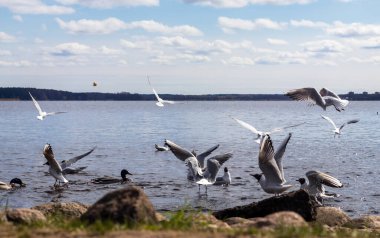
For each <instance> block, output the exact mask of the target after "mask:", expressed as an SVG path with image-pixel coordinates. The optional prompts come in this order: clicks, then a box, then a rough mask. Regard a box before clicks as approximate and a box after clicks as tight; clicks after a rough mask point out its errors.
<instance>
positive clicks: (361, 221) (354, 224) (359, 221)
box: [344, 216, 380, 230]
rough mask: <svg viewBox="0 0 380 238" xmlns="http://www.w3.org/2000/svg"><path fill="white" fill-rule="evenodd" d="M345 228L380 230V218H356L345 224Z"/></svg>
mask: <svg viewBox="0 0 380 238" xmlns="http://www.w3.org/2000/svg"><path fill="white" fill-rule="evenodd" d="M344 226H346V227H351V228H358V229H365V228H369V229H376V230H380V216H363V217H359V218H355V219H352V220H351V221H349V222H347V223H346V224H344Z"/></svg>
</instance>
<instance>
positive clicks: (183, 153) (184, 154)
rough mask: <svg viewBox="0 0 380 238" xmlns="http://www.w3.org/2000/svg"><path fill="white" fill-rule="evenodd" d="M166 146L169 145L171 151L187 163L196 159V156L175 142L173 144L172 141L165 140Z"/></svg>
mask: <svg viewBox="0 0 380 238" xmlns="http://www.w3.org/2000/svg"><path fill="white" fill-rule="evenodd" d="M165 145H167V146H168V147H169V149H170V151H171V152H172V153H173V154H174V155H175V157H177V158H178V159H179V160H182V161H185V160H186V159H187V158H190V157H194V155H193V154H192V153H191V152H190V151H188V150H186V149H184V148H182V147H181V146H179V145H177V144H175V143H174V142H172V141H170V140H165ZM194 158H195V157H194Z"/></svg>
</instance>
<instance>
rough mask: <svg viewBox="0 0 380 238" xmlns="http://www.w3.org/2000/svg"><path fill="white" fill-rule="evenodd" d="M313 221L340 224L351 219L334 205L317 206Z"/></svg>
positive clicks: (323, 223) (328, 224)
mask: <svg viewBox="0 0 380 238" xmlns="http://www.w3.org/2000/svg"><path fill="white" fill-rule="evenodd" d="M316 212H317V215H316V219H315V221H316V222H317V223H319V224H322V225H327V226H342V225H343V224H346V223H348V222H350V221H351V219H350V217H349V216H348V215H347V214H346V213H345V212H344V211H342V210H341V209H339V208H336V207H318V208H317V209H316Z"/></svg>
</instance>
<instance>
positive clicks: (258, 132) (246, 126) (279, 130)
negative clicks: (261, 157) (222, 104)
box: [232, 117, 305, 144]
mask: <svg viewBox="0 0 380 238" xmlns="http://www.w3.org/2000/svg"><path fill="white" fill-rule="evenodd" d="M232 119H234V120H235V121H236V122H237V123H239V124H240V125H241V126H242V127H244V128H246V129H248V130H250V131H251V132H252V133H253V134H255V135H257V138H256V139H255V142H256V143H258V144H260V143H261V141H262V140H263V138H264V136H265V135H270V134H272V133H275V132H281V131H283V130H285V129H287V128H291V127H296V126H300V125H303V124H305V122H303V123H299V124H295V125H291V126H285V127H277V128H273V129H272V130H271V131H267V132H263V131H259V130H257V129H256V128H254V127H253V126H251V125H250V124H248V123H247V122H244V121H242V120H239V119H237V118H234V117H232Z"/></svg>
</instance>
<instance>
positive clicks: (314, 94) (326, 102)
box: [286, 88, 349, 112]
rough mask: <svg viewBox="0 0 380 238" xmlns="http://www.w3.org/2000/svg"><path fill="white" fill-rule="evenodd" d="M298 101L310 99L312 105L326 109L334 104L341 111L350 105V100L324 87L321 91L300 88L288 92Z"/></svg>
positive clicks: (287, 94)
mask: <svg viewBox="0 0 380 238" xmlns="http://www.w3.org/2000/svg"><path fill="white" fill-rule="evenodd" d="M286 96H289V97H290V98H291V99H293V100H296V101H310V102H311V105H315V104H316V105H318V106H320V107H321V108H323V110H325V111H326V108H327V107H328V106H334V107H335V109H336V110H337V111H338V112H340V111H342V110H344V108H345V107H346V106H347V105H348V103H349V101H348V100H345V99H341V98H340V97H339V96H338V95H337V94H335V93H333V92H331V91H329V90H328V89H326V88H322V89H321V90H320V91H319V92H318V91H317V90H316V89H315V88H299V89H294V90H291V91H289V92H287V93H286Z"/></svg>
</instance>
